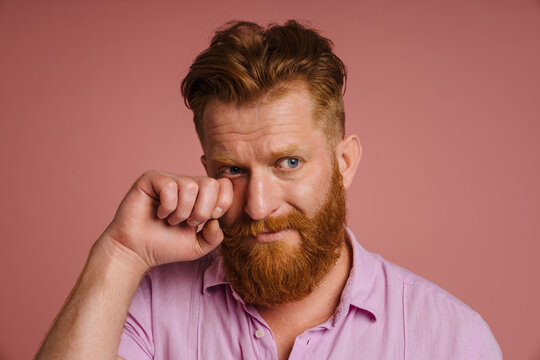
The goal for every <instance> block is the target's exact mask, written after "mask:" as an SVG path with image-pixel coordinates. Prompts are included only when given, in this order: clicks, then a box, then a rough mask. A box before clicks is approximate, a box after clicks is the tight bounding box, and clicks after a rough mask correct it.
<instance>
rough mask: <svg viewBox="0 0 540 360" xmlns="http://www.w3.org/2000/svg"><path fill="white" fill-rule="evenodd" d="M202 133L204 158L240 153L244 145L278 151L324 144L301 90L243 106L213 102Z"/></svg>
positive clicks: (308, 99) (307, 97) (310, 102)
mask: <svg viewBox="0 0 540 360" xmlns="http://www.w3.org/2000/svg"><path fill="white" fill-rule="evenodd" d="M203 134H204V138H203V139H202V140H203V141H202V143H203V144H202V145H203V149H204V152H205V153H206V154H207V155H208V154H210V153H214V152H219V151H222V152H223V151H227V152H234V151H235V150H238V151H241V150H242V148H245V147H247V146H248V145H249V146H248V147H249V148H250V149H251V150H253V149H255V148H257V149H266V150H268V149H270V150H277V151H279V150H280V148H282V147H295V146H300V145H302V144H305V143H310V142H313V141H316V142H320V141H321V140H322V141H324V134H323V132H322V131H321V129H320V128H319V126H318V125H317V122H316V120H315V117H314V105H313V100H312V98H311V95H310V93H309V92H308V90H307V89H305V88H304V87H297V88H292V89H290V90H288V91H287V92H285V93H284V94H282V95H281V96H279V97H277V98H276V97H273V98H270V99H263V100H261V101H258V102H256V103H251V104H247V105H236V104H230V103H224V102H221V101H218V100H213V101H211V102H209V103H208V105H207V106H206V109H205V112H204V115H203ZM255 145H256V146H255ZM319 146H320V144H319Z"/></svg>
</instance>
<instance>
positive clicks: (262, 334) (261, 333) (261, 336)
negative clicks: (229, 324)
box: [255, 329, 264, 339]
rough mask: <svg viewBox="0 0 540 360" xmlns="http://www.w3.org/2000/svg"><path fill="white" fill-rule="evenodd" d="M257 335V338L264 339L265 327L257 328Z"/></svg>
mask: <svg viewBox="0 0 540 360" xmlns="http://www.w3.org/2000/svg"><path fill="white" fill-rule="evenodd" d="M255 337H256V338H257V339H262V338H263V337H264V330H263V329H257V330H256V331H255Z"/></svg>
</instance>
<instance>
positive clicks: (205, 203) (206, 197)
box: [187, 177, 219, 227]
mask: <svg viewBox="0 0 540 360" xmlns="http://www.w3.org/2000/svg"><path fill="white" fill-rule="evenodd" d="M197 182H198V185H199V192H198V194H197V200H196V201H195V206H194V207H193V211H192V212H191V215H190V216H189V219H188V220H187V223H188V225H189V226H193V227H195V226H198V225H200V224H202V223H204V222H205V221H206V220H208V219H210V217H211V215H212V211H214V208H215V207H216V201H217V196H218V191H219V183H218V182H217V180H216V179H212V178H209V177H201V178H199V179H198V181H197Z"/></svg>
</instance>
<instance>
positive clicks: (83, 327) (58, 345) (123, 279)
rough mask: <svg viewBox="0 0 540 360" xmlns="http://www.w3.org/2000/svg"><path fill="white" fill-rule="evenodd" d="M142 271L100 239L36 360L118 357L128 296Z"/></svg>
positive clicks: (132, 258)
mask: <svg viewBox="0 0 540 360" xmlns="http://www.w3.org/2000/svg"><path fill="white" fill-rule="evenodd" d="M145 270H146V267H145V265H144V264H143V263H142V262H141V261H139V260H138V259H137V257H136V256H134V255H133V254H131V253H129V252H126V251H125V250H123V249H121V248H120V247H118V246H115V245H114V243H113V242H112V241H110V239H107V238H104V237H102V238H100V239H99V240H98V241H97V242H96V244H95V245H94V247H93V248H92V251H91V252H90V256H89V258H88V261H87V263H86V265H85V267H84V269H83V271H82V273H81V275H80V276H79V279H78V281H77V284H76V285H75V287H74V288H73V290H72V292H71V294H70V295H69V297H68V299H67V301H66V303H65V305H64V307H63V308H62V310H61V311H60V313H59V314H58V316H57V318H56V320H55V322H54V324H53V326H52V328H51V330H50V331H49V334H48V335H47V337H46V338H45V340H44V342H43V345H42V347H41V349H40V351H39V353H38V354H37V357H36V359H39V360H44V359H53V358H54V359H58V358H60V359H75V358H76V359H116V352H117V349H118V344H119V341H120V335H121V333H122V329H123V326H124V322H125V320H126V315H127V311H128V308H129V305H130V303H131V298H132V296H133V294H134V293H135V290H136V289H137V287H138V285H139V282H140V280H141V278H142V276H143V275H144V272H145Z"/></svg>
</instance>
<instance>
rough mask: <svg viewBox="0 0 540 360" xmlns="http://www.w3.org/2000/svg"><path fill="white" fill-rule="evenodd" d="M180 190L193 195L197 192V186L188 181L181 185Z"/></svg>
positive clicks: (193, 182)
mask: <svg viewBox="0 0 540 360" xmlns="http://www.w3.org/2000/svg"><path fill="white" fill-rule="evenodd" d="M181 188H182V189H184V190H185V191H186V192H188V193H190V194H193V193H196V192H197V191H198V190H199V185H197V183H196V182H195V181H193V180H188V181H185V182H184V183H183V184H182V185H181Z"/></svg>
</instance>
